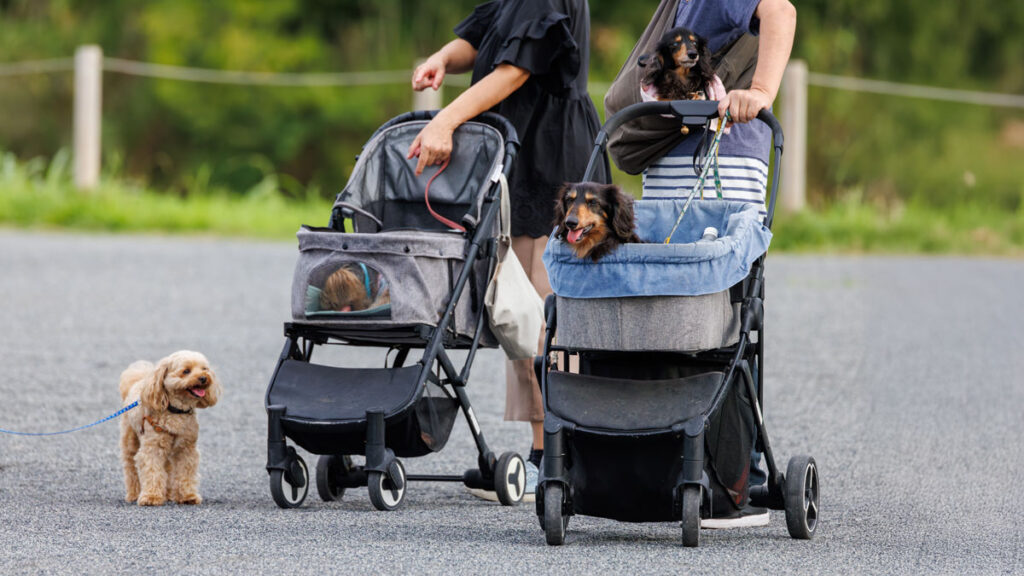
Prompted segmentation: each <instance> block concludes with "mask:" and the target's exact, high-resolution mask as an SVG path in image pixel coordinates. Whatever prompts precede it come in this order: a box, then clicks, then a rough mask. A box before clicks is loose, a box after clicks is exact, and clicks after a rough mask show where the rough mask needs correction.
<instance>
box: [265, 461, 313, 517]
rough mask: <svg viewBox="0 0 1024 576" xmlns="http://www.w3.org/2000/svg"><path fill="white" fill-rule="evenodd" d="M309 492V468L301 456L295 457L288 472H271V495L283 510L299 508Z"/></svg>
mask: <svg viewBox="0 0 1024 576" xmlns="http://www.w3.org/2000/svg"><path fill="white" fill-rule="evenodd" d="M308 492H309V468H307V467H306V462H305V461H304V460H303V459H302V457H301V456H299V455H297V454H296V455H295V456H293V458H292V460H291V461H290V462H289V465H288V469H287V470H271V471H270V495H271V496H273V497H274V503H275V504H277V505H278V506H280V507H281V508H298V507H299V506H302V502H303V501H304V500H305V499H306V494H307V493H308Z"/></svg>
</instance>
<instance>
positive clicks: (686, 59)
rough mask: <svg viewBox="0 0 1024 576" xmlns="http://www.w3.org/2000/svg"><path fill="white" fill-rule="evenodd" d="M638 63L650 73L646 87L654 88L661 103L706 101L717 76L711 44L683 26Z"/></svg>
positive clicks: (646, 77) (647, 74) (671, 32)
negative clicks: (709, 88)
mask: <svg viewBox="0 0 1024 576" xmlns="http://www.w3.org/2000/svg"><path fill="white" fill-rule="evenodd" d="M637 64H639V65H640V67H642V68H644V69H645V70H646V72H645V73H644V77H643V80H642V83H643V85H645V86H654V88H655V89H656V90H657V99H658V100H704V99H705V95H704V91H705V90H706V89H707V87H708V85H709V84H711V83H712V80H713V79H714V77H715V70H714V68H712V67H711V53H710V52H709V51H708V44H707V42H706V41H705V40H704V39H703V38H701V37H700V36H698V35H696V34H694V33H693V32H691V31H690V30H688V29H686V28H682V27H680V28H673V29H671V30H669V31H668V32H665V34H664V35H663V36H662V37H661V40H660V41H659V42H658V45H657V46H656V47H655V49H654V52H650V53H648V54H644V55H642V56H640V59H639V60H638V61H637Z"/></svg>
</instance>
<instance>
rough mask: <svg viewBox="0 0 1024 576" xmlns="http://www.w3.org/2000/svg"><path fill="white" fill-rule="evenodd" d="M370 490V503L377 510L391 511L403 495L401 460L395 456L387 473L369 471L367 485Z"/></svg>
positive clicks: (403, 484) (403, 478) (403, 471)
mask: <svg viewBox="0 0 1024 576" xmlns="http://www.w3.org/2000/svg"><path fill="white" fill-rule="evenodd" d="M366 487H367V488H368V489H369V492H370V503H372V504H373V507H374V508H376V509H377V510H383V511H386V512H387V511H391V510H394V509H395V508H398V506H399V505H400V504H401V503H402V499H403V498H404V497H405V488H406V485H405V467H404V466H402V462H401V460H399V459H398V458H395V459H394V461H392V463H391V465H390V466H388V472H387V473H381V472H370V474H369V475H368V476H367V486H366Z"/></svg>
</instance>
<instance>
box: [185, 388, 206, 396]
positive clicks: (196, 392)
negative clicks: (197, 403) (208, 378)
mask: <svg viewBox="0 0 1024 576" xmlns="http://www.w3.org/2000/svg"><path fill="white" fill-rule="evenodd" d="M189 392H191V393H192V394H193V395H195V396H198V397H200V398H202V397H203V396H206V390H205V389H203V388H192V389H190V390H189Z"/></svg>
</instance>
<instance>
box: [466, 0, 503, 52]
mask: <svg viewBox="0 0 1024 576" xmlns="http://www.w3.org/2000/svg"><path fill="white" fill-rule="evenodd" d="M500 4H501V2H500V0H494V1H493V2H488V3H486V4H481V5H479V6H477V7H476V8H474V9H473V13H472V14H470V15H469V16H467V17H466V19H465V20H463V21H462V22H459V24H458V25H457V26H456V27H455V35H456V36H458V37H459V38H462V39H463V40H465V41H466V42H469V43H470V44H472V45H473V48H476V49H477V50H479V49H480V43H481V42H482V41H483V39H484V35H485V34H486V33H487V30H488V29H489V28H490V27H491V26H493V25H494V17H495V15H496V14H497V13H498V8H499V5H500Z"/></svg>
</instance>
